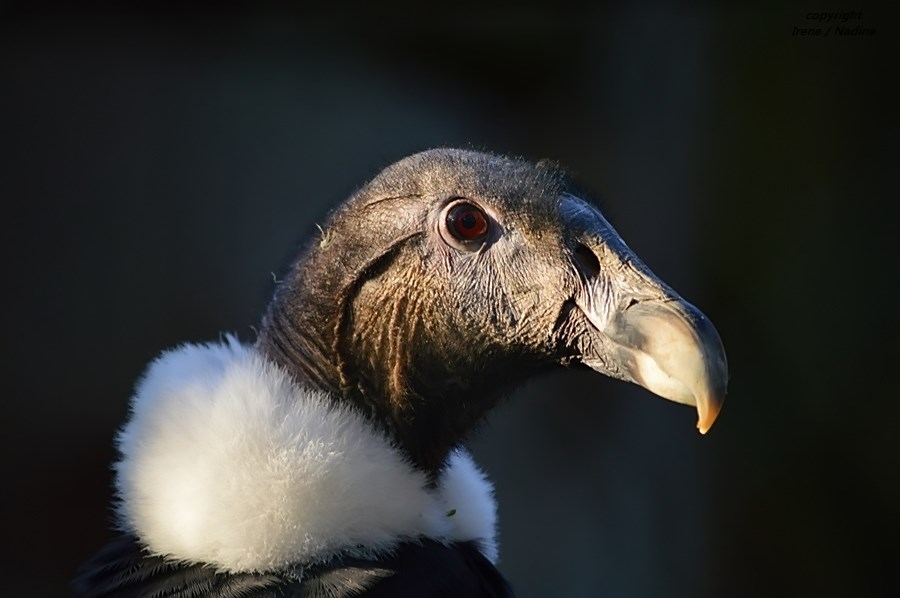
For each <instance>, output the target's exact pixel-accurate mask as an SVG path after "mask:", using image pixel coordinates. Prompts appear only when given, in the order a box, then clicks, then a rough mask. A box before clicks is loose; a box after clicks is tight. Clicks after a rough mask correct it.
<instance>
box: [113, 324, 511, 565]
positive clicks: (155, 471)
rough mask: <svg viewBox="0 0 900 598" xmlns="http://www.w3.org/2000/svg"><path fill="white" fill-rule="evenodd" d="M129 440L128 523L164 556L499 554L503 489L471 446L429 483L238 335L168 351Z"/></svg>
mask: <svg viewBox="0 0 900 598" xmlns="http://www.w3.org/2000/svg"><path fill="white" fill-rule="evenodd" d="M118 446H119V451H120V452H121V455H122V456H121V459H120V460H119V462H118V463H117V464H116V466H115V470H116V489H117V492H118V497H119V504H118V515H119V522H120V526H121V527H122V528H123V529H124V530H126V531H129V532H132V533H134V534H135V535H137V536H138V537H139V538H140V539H141V541H142V542H143V543H144V544H145V545H146V546H147V547H148V548H149V550H150V551H151V552H153V553H154V554H160V555H166V556H168V557H170V558H172V559H176V560H180V561H187V562H197V563H207V564H210V565H214V566H216V567H217V568H220V569H222V570H227V571H232V572H239V571H271V570H277V569H279V568H283V567H286V566H289V565H292V564H303V563H314V562H323V561H327V560H328V559H329V558H331V557H333V556H335V555H337V554H353V555H363V556H376V555H377V554H380V553H384V552H386V551H390V550H391V549H393V548H394V547H395V546H396V545H397V544H398V543H400V542H402V541H405V540H415V539H421V538H431V539H435V540H438V541H442V542H448V541H454V540H457V541H466V540H476V541H478V542H479V545H480V546H481V549H482V552H483V553H484V554H485V556H487V557H488V558H489V559H491V560H492V561H496V559H497V546H496V541H495V529H496V505H495V503H494V499H493V488H492V486H491V484H490V482H488V481H487V479H486V478H485V476H484V474H483V473H482V472H481V471H480V470H479V469H478V467H477V466H476V465H475V464H474V463H473V462H472V460H471V457H470V456H469V455H468V453H466V452H465V451H462V450H458V451H456V452H454V453H453V454H452V455H451V458H450V460H449V462H448V466H447V468H446V469H445V471H444V473H443V474H442V477H441V479H440V480H439V483H438V487H437V489H436V490H429V489H428V488H427V487H426V481H425V475H424V474H423V473H422V472H421V471H418V470H416V469H415V468H413V467H412V466H411V465H410V464H409V463H408V462H407V460H406V459H404V457H403V455H402V454H401V453H400V452H399V451H398V450H397V449H396V448H395V447H394V446H393V445H392V444H391V443H390V442H389V441H388V440H387V439H386V438H385V437H384V436H383V435H382V434H380V433H378V432H377V431H376V430H375V429H374V428H373V427H372V426H371V425H370V424H369V423H368V422H367V420H366V419H365V418H364V417H362V416H361V415H360V414H358V413H357V412H356V411H354V410H351V409H349V408H338V407H336V406H335V404H334V402H333V401H331V400H329V398H328V397H327V396H326V395H325V394H323V393H321V392H317V391H312V390H309V389H305V388H302V387H299V386H298V385H296V384H295V383H294V382H293V381H292V379H291V378H290V376H288V375H287V374H286V373H285V372H284V371H282V370H281V369H279V368H278V367H276V366H275V365H273V364H272V363H270V362H268V361H266V360H265V359H264V358H263V357H262V356H261V355H260V354H258V353H257V352H256V351H255V349H253V348H252V347H248V346H244V345H241V344H239V343H238V342H237V341H236V340H234V339H233V338H230V337H229V338H228V339H227V340H226V342H225V343H221V344H208V345H185V346H182V347H179V348H177V349H174V350H172V351H168V352H165V353H163V354H162V355H161V356H160V357H159V358H157V359H156V360H155V361H154V362H153V363H152V364H151V365H150V367H149V368H148V370H147V372H146V374H145V375H144V377H143V379H142V380H141V381H140V383H139V384H138V387H137V391H136V393H135V396H134V398H133V400H132V416H131V419H130V420H129V421H128V423H127V424H126V425H125V427H124V428H123V429H122V430H121V432H120V433H119V436H118Z"/></svg>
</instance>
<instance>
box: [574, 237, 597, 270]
mask: <svg viewBox="0 0 900 598" xmlns="http://www.w3.org/2000/svg"><path fill="white" fill-rule="evenodd" d="M575 264H576V265H577V266H578V269H579V270H581V272H582V274H584V276H585V278H596V277H597V275H598V274H600V260H598V259H597V256H596V255H594V252H593V251H591V250H590V249H588V248H587V247H586V246H584V245H582V244H581V243H579V244H578V247H576V248H575Z"/></svg>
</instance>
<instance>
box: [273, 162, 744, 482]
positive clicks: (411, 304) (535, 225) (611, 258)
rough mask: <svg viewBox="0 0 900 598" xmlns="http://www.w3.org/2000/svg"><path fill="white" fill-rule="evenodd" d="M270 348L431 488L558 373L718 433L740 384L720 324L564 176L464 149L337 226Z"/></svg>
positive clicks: (391, 183)
mask: <svg viewBox="0 0 900 598" xmlns="http://www.w3.org/2000/svg"><path fill="white" fill-rule="evenodd" d="M360 230H365V231H371V233H367V234H366V235H359V234H353V233H354V231H360ZM257 344H258V347H259V348H260V350H262V351H263V352H264V353H265V354H266V355H267V356H268V357H269V358H270V359H272V360H274V361H275V362H276V363H278V364H280V365H281V366H282V367H284V368H286V369H287V370H288V371H289V372H291V374H292V375H293V376H294V377H295V378H296V379H297V380H298V381H300V382H304V383H306V384H310V385H312V386H314V387H318V388H322V389H324V390H327V391H330V392H331V393H332V394H334V396H336V397H339V400H341V401H346V402H349V403H351V404H353V405H355V406H356V407H357V408H359V409H361V410H362V411H363V412H364V413H366V414H367V415H369V416H370V417H371V418H372V419H373V421H375V422H376V423H377V424H379V425H380V426H381V427H382V428H383V429H384V430H385V431H386V432H387V434H388V435H389V436H390V437H391V438H392V439H393V440H394V441H395V442H396V443H397V444H398V446H399V447H401V448H402V449H403V450H404V451H405V452H406V453H407V454H408V455H409V457H410V458H411V459H412V461H413V462H414V463H415V464H416V465H417V466H419V467H421V468H422V469H424V470H426V471H428V472H431V473H433V474H436V473H437V472H439V471H440V469H441V467H442V465H443V463H444V461H445V460H446V458H447V454H448V452H449V450H450V449H451V448H452V447H453V446H455V445H456V444H458V443H459V442H460V441H461V440H462V439H463V438H464V436H465V434H466V433H467V432H468V431H469V430H471V429H472V427H473V426H474V425H475V424H476V423H477V421H478V420H479V419H480V418H481V417H482V416H483V415H484V414H485V412H486V411H487V410H489V409H490V408H491V407H492V406H493V405H494V404H495V403H496V401H497V400H498V398H499V397H500V396H502V395H503V394H504V393H505V392H508V391H509V390H510V389H511V388H513V387H514V386H516V385H517V384H519V383H521V382H522V381H524V380H525V379H526V378H528V377H530V376H532V375H534V374H535V373H538V372H541V371H545V370H547V369H549V368H552V367H555V366H558V365H560V364H562V365H575V364H583V365H585V366H587V367H590V368H592V369H594V370H596V371H598V372H601V373H603V374H606V375H608V376H611V377H613V378H618V379H622V380H627V381H631V382H636V383H637V384H640V385H642V386H644V387H646V388H647V389H649V390H650V391H652V392H654V393H656V394H659V395H660V396H662V397H664V398H667V399H670V400H673V401H677V402H680V403H685V404H689V405H694V406H696V407H697V410H698V416H699V421H698V428H699V429H700V431H701V432H704V433H705V432H706V431H707V430H708V429H709V427H710V426H711V425H712V424H713V422H714V421H715V419H716V416H717V415H718V413H719V410H720V409H721V404H722V401H723V399H724V397H725V390H726V388H725V387H726V382H727V364H726V359H725V352H724V349H723V347H722V343H721V340H720V339H719V336H718V333H717V332H716V330H715V328H714V327H713V326H712V324H711V323H710V322H709V320H708V319H707V318H706V317H705V316H703V314H702V313H700V311H699V310H697V308H695V307H694V306H692V305H690V304H689V303H687V302H686V301H684V300H683V299H682V298H681V297H680V296H678V295H677V294H676V293H675V292H674V291H673V290H672V289H671V288H669V287H668V286H667V285H666V284H665V283H663V282H662V281H660V280H659V279H658V278H657V277H656V276H655V275H654V274H653V273H652V272H651V271H650V270H649V269H648V268H647V267H646V266H645V265H644V264H643V263H642V262H641V261H640V260H639V259H638V258H637V257H636V256H635V255H634V253H633V252H632V251H631V250H630V249H629V248H628V247H627V245H625V243H624V242H623V241H622V239H621V238H620V237H619V235H618V234H617V233H616V231H615V230H614V229H613V228H612V227H611V226H610V225H609V223H608V222H607V221H606V220H605V219H604V218H603V216H602V214H601V213H600V212H599V210H597V209H596V208H595V207H594V206H592V205H591V204H590V203H588V202H587V201H585V200H583V199H581V198H579V197H576V196H574V195H572V194H571V193H570V192H569V190H568V189H567V186H566V180H565V177H564V176H563V174H562V173H561V172H560V171H559V170H558V169H556V168H555V167H554V166H552V165H549V164H547V163H538V164H536V165H535V164H529V163H526V162H522V161H518V160H511V159H508V158H503V157H498V156H493V155H488V154H481V153H476V152H469V151H461V150H432V151H429V152H424V153H421V154H416V155H414V156H411V157H409V158H407V159H405V160H403V161H401V162H398V163H397V164H394V165H393V166H391V167H389V168H388V169H386V170H385V171H383V172H382V173H381V174H379V175H378V176H377V177H376V178H375V179H374V180H373V181H371V182H370V183H369V184H368V185H366V186H365V187H363V188H362V189H361V190H360V191H359V192H358V193H357V194H356V195H355V196H354V197H353V198H352V199H351V200H350V201H349V202H347V203H346V204H344V205H343V206H342V207H341V208H339V209H338V210H337V211H336V212H335V213H334V214H332V216H331V218H330V220H329V222H328V223H326V224H325V225H324V226H323V227H322V234H321V237H320V238H318V239H316V240H315V241H314V242H313V243H311V244H310V245H309V247H308V248H307V249H306V250H305V253H304V254H303V255H302V256H301V257H300V259H299V260H298V261H297V263H296V264H295V266H294V267H293V269H292V271H291V272H290V273H289V274H288V276H287V277H286V278H285V280H284V281H283V282H282V283H281V284H280V286H279V288H278V290H277V291H276V297H275V300H274V301H273V302H272V304H271V306H270V309H269V312H268V314H267V315H266V317H265V319H264V322H263V327H262V330H261V333H260V337H259V339H258V342H257ZM375 356H377V358H376V357H375Z"/></svg>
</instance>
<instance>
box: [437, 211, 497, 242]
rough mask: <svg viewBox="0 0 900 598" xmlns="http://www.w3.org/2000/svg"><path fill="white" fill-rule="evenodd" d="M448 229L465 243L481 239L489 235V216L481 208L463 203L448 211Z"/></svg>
mask: <svg viewBox="0 0 900 598" xmlns="http://www.w3.org/2000/svg"><path fill="white" fill-rule="evenodd" d="M447 230H449V231H450V234H452V235H453V236H454V237H456V238H457V239H459V240H460V241H462V242H463V243H468V242H471V241H479V240H481V239H483V238H484V237H485V235H487V232H488V218H487V216H485V214H484V212H482V211H481V209H480V208H477V207H475V206H473V205H472V204H469V203H462V204H459V205H458V206H455V207H453V208H452V209H451V210H450V211H449V212H447Z"/></svg>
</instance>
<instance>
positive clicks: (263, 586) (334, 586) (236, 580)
mask: <svg viewBox="0 0 900 598" xmlns="http://www.w3.org/2000/svg"><path fill="white" fill-rule="evenodd" d="M74 587H75V591H76V595H78V596H81V597H83V598H102V597H112V596H115V597H117V598H119V597H123V598H127V597H134V598H137V597H144V596H167V597H171V598H188V597H190V598H200V597H213V596H215V597H217V598H237V597H241V598H270V597H271V598H275V597H295V598H344V597H350V596H368V597H378V596H422V597H428V596H434V597H438V596H440V597H448V598H449V597H452V596H471V597H496V598H501V597H507V596H513V595H514V594H513V592H512V589H511V588H510V586H509V584H508V583H507V582H506V580H505V579H504V578H503V576H502V575H501V573H500V572H499V570H497V568H496V567H495V566H494V565H493V564H491V562H490V561H489V560H487V559H486V558H485V557H484V556H483V555H482V554H481V552H480V551H479V550H478V548H477V546H476V545H475V544H474V543H471V542H458V543H452V544H442V543H439V542H435V541H432V540H423V541H421V542H410V543H405V544H401V545H400V546H399V547H398V548H397V550H396V551H395V552H394V553H393V554H391V555H388V556H386V557H384V558H380V559H377V560H369V559H359V558H349V557H345V558H335V559H333V560H332V561H331V562H329V563H328V564H326V565H315V566H308V567H303V566H298V567H296V568H293V569H289V570H284V571H279V572H272V573H257V572H246V573H229V572H222V571H217V570H216V569H215V568H213V567H209V566H207V565H202V564H186V563H179V562H174V561H169V560H166V559H165V558H163V557H160V556H155V555H150V554H147V552H146V551H145V550H144V548H143V547H142V546H141V544H140V543H139V541H138V540H137V539H136V538H134V537H133V536H130V535H124V536H120V537H119V538H117V539H116V540H114V541H113V542H111V543H110V544H108V545H107V546H106V547H105V548H103V549H102V550H101V551H100V552H99V553H98V554H97V555H96V556H95V557H94V558H93V559H92V560H90V561H89V562H88V563H86V564H85V565H84V567H82V569H81V571H80V574H79V576H78V577H77V578H76V580H75V582H74Z"/></svg>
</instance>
